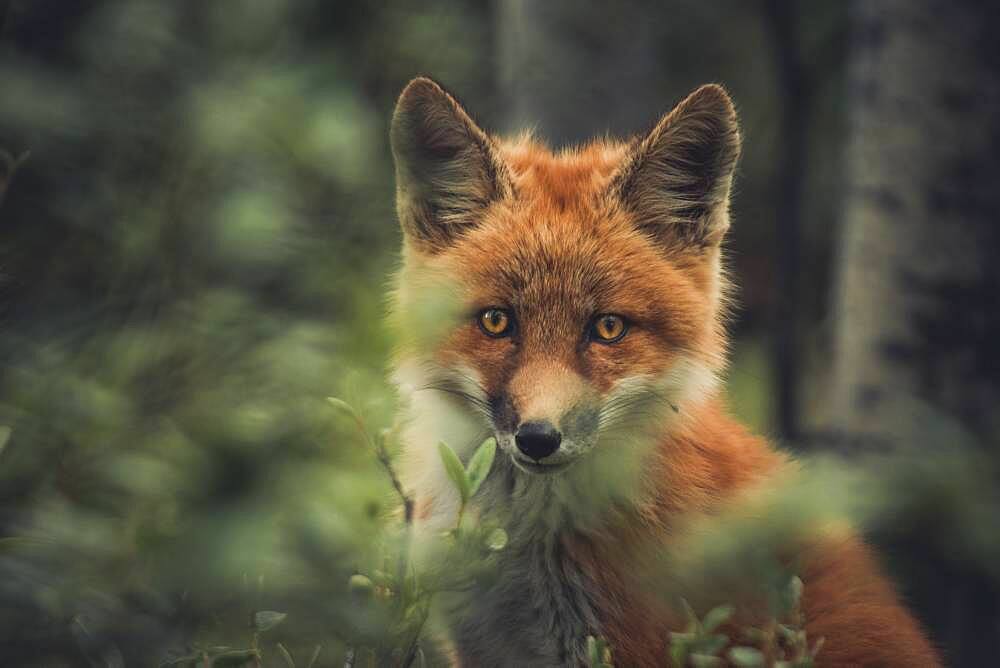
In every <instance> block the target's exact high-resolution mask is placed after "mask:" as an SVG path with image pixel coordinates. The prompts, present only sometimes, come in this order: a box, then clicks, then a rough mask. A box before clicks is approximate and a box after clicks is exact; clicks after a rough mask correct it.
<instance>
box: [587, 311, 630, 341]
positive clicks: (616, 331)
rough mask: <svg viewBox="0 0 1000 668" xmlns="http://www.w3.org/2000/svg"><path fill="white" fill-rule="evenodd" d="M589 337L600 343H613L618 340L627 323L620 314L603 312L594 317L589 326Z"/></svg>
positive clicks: (626, 328)
mask: <svg viewBox="0 0 1000 668" xmlns="http://www.w3.org/2000/svg"><path fill="white" fill-rule="evenodd" d="M590 330H591V338H593V339H594V340H595V341H598V342H600V343H615V342H617V341H620V340H621V338H622V337H623V336H625V332H626V331H628V325H627V324H626V322H625V319H624V318H622V317H621V316H620V315H614V314H612V313H605V314H603V315H599V316H597V317H596V318H595V319H594V324H593V325H591V327H590Z"/></svg>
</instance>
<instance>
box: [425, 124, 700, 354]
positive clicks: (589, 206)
mask: <svg viewBox="0 0 1000 668" xmlns="http://www.w3.org/2000/svg"><path fill="white" fill-rule="evenodd" d="M500 146H501V147H502V150H503V154H504V158H505V160H507V161H508V163H509V164H510V165H511V170H512V172H513V173H514V179H515V188H516V192H515V195H514V197H512V198H511V199H510V200H504V201H500V202H496V203H495V204H493V205H492V206H490V207H489V208H487V209H486V210H484V211H483V213H482V214H481V218H480V220H479V222H478V223H477V225H475V226H474V227H473V228H472V229H470V230H468V231H467V232H465V233H464V234H463V235H462V236H461V237H460V239H459V240H458V241H457V242H456V243H455V244H454V245H453V246H452V247H450V248H448V249H446V250H444V251H443V252H442V253H441V254H440V255H439V256H437V257H436V258H435V259H434V260H433V261H432V264H434V265H438V267H439V268H440V269H441V270H443V271H444V272H445V273H448V274H451V275H452V276H456V277H460V289H461V292H462V294H463V301H464V302H465V303H466V304H467V306H469V307H470V308H477V307H486V306H506V307H510V308H512V309H514V310H515V311H516V313H517V316H518V317H519V318H520V319H521V320H522V321H524V322H523V323H522V324H524V325H526V326H527V327H529V328H530V327H532V326H533V325H535V324H538V323H543V322H544V323H545V325H546V328H547V330H548V331H547V332H546V334H548V335H550V336H551V335H560V334H571V335H573V336H577V335H578V334H579V331H578V329H579V328H578V325H579V322H580V321H581V320H585V319H587V318H590V317H592V316H593V315H595V314H597V313H604V312H613V313H618V314H621V315H625V316H628V317H629V318H631V319H633V320H636V321H641V322H643V323H644V324H647V325H648V326H649V327H650V328H651V329H653V330H655V331H658V332H660V333H662V334H663V335H664V336H666V337H667V338H669V339H670V340H671V342H672V343H675V344H676V343H680V342H686V343H691V342H692V341H693V339H695V338H696V330H698V329H701V328H702V325H703V324H704V323H705V322H706V321H707V319H708V318H709V317H710V315H709V313H708V310H707V305H706V303H705V300H704V299H703V297H702V296H701V295H700V294H699V291H698V289H697V285H696V282H697V280H696V279H697V277H696V276H693V275H692V274H691V272H690V271H686V270H685V268H684V267H682V266H678V265H677V264H676V263H674V262H671V261H670V259H669V258H667V257H665V255H664V254H663V252H662V250H661V249H660V248H658V247H657V246H656V244H655V243H654V242H653V241H651V240H650V238H649V237H648V236H647V235H644V234H642V233H641V232H639V231H638V230H636V229H635V226H634V225H633V224H632V222H631V221H630V220H628V219H627V218H626V217H625V216H624V214H623V213H622V212H620V211H618V210H617V209H615V208H614V207H613V206H609V203H608V202H607V201H606V199H605V198H603V197H602V194H603V193H604V191H605V190H606V188H607V183H608V180H609V178H610V177H611V175H612V174H613V173H614V171H615V170H616V169H617V168H618V166H619V162H620V160H621V158H622V153H623V151H624V149H623V148H622V147H621V146H620V145H617V144H611V143H608V142H598V143H595V144H592V145H589V146H586V147H583V148H580V149H572V150H565V151H561V152H559V153H552V152H550V151H549V150H548V149H546V148H545V147H544V146H541V145H539V144H537V143H535V142H532V141H530V140H528V139H524V138H522V139H519V140H514V141H513V142H507V143H502V144H500ZM560 327H565V328H566V329H567V331H565V332H561V331H559V330H560Z"/></svg>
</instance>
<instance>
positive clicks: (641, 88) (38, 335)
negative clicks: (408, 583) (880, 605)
mask: <svg viewBox="0 0 1000 668" xmlns="http://www.w3.org/2000/svg"><path fill="white" fill-rule="evenodd" d="M980 4H983V6H982V7H980V6H979V5H980ZM986 4H987V3H977V2H972V0H961V1H958V2H949V3H946V2H943V1H934V0H914V1H909V0H880V1H879V2H861V1H860V0H859V1H858V2H855V3H852V2H839V1H836V2H835V1H830V2H826V1H822V2H821V1H816V2H809V3H802V2H795V1H794V0H754V1H750V2H748V1H742V0H741V1H736V0H718V1H716V2H710V3H709V2H696V1H694V0H674V1H671V2H656V3H653V2H638V1H634V0H629V1H626V2H620V3H606V2H595V1H591V0H584V1H570V0H552V1H549V2H530V1H528V0H493V1H492V2H469V1H463V2H443V1H433V0H431V1H426V2H402V1H400V0H382V1H379V2H358V1H352V0H338V1H337V2H320V1H318V0H298V1H292V0H214V1H213V2H210V3H206V2H196V1H194V0H178V1H177V2H156V1H152V0H130V1H129V0H94V1H91V2H83V1H80V0H7V1H6V2H0V272H2V276H0V356H2V364H3V366H2V370H0V427H2V429H0V437H2V439H0V440H2V442H3V446H2V449H0V657H2V658H0V663H3V665H45V666H71V665H72V666H75V665H100V666H104V665H129V666H132V665H138V666H144V665H150V666H155V665H160V664H161V663H162V662H165V661H169V660H171V659H176V658H177V657H182V656H185V655H187V654H190V652H191V651H194V650H192V649H191V648H192V647H194V648H199V647H208V646H217V645H225V646H231V647H234V648H246V647H250V645H251V644H252V643H258V646H259V649H260V652H262V655H263V663H264V665H269V666H270V665H276V666H280V665H285V663H284V662H286V659H285V658H284V657H283V655H282V654H281V650H280V649H279V648H278V647H277V643H279V642H280V643H281V644H282V647H283V648H286V649H287V651H288V652H289V653H290V654H291V655H293V656H294V661H295V662H296V664H297V665H307V664H308V660H309V658H310V656H311V655H312V653H313V652H314V651H315V649H314V648H315V647H317V646H319V647H321V651H320V655H319V658H318V659H316V662H315V664H314V665H317V666H320V665H331V666H332V665H344V657H345V653H346V652H348V648H349V647H351V646H353V644H356V643H358V642H360V641H358V640H357V639H358V638H359V637H364V636H365V634H372V633H378V632H379V631H378V629H379V628H380V627H379V622H378V621H376V620H374V619H373V618H371V617H370V615H369V614H368V613H367V612H366V611H365V609H364V608H363V606H360V605H359V603H358V600H357V598H356V597H353V595H352V594H351V593H350V592H349V591H348V579H349V577H350V576H351V575H352V574H354V573H357V572H360V571H364V570H365V569H370V568H371V567H372V564H373V563H376V562H378V560H379V559H381V558H383V557H381V556H380V555H381V554H383V551H382V550H383V549H384V542H385V541H384V534H385V529H386V526H387V525H388V524H391V523H392V522H393V521H394V520H393V519H392V511H393V509H394V508H395V507H396V505H397V499H395V497H394V496H393V493H392V488H391V486H390V484H389V480H388V478H387V477H386V475H385V472H384V471H383V470H382V468H381V466H380V464H379V462H378V461H377V459H376V457H375V456H374V454H373V453H372V451H371V449H370V448H368V447H367V446H366V444H365V442H364V440H363V439H361V438H360V437H359V436H358V434H357V432H356V430H355V428H354V426H353V425H352V424H351V421H350V420H344V419H343V415H340V414H338V412H337V411H336V410H334V409H332V408H331V405H330V404H329V402H327V400H326V398H327V397H328V396H338V397H341V398H343V399H345V400H347V401H349V402H351V404H352V405H354V406H355V407H356V408H357V409H358V410H359V412H360V413H361V414H362V416H363V419H364V420H365V422H366V425H367V426H368V428H369V429H371V430H373V431H375V430H378V429H380V428H383V427H388V426H389V425H390V424H391V421H392V411H393V396H392V394H391V392H390V391H389V389H388V386H387V383H386V381H385V369H386V360H387V357H388V355H389V353H390V350H391V342H390V341H389V338H388V336H387V334H386V332H385V328H384V327H383V318H384V312H385V300H384V292H385V287H386V283H387V280H388V277H389V276H390V274H391V272H392V270H393V268H394V266H395V263H396V260H397V255H396V253H397V250H398V246H399V243H400V234H399V230H398V226H397V225H396V222H395V219H394V211H393V180H392V176H393V173H392V164H391V156H390V152H389V147H388V140H387V129H388V120H389V116H390V114H391V112H392V108H393V104H394V101H395V97H396V95H398V92H399V91H400V90H401V88H402V87H403V86H404V85H405V83H406V82H407V81H408V80H409V79H410V78H412V77H413V76H415V75H418V74H426V75H430V76H432V77H434V78H436V79H438V80H439V81H441V82H442V83H444V84H445V85H446V86H447V87H449V88H450V89H451V90H452V91H454V92H455V93H456V94H457V95H458V96H459V97H460V98H461V99H462V100H463V101H464V102H465V103H466V104H467V106H468V108H469V109H470V111H471V112H472V113H473V115H474V116H475V117H476V118H477V119H478V120H479V121H480V123H481V125H483V126H484V127H486V128H488V129H491V130H494V131H497V132H507V131H513V130H517V129H521V128H524V127H527V126H533V127H535V128H536V129H537V131H538V133H539V135H541V136H543V137H547V138H548V139H549V140H550V141H551V143H552V144H553V145H556V146H565V145H572V144H574V143H579V142H582V141H584V140H586V139H588V138H590V137H593V136H595V135H603V134H606V133H610V134H613V135H622V136H626V135H629V134H632V133H636V132H640V131H642V130H643V129H645V128H646V127H648V126H649V125H650V124H651V123H652V122H653V121H655V119H656V118H657V117H658V116H659V115H660V114H662V113H664V112H665V111H667V110H669V109H670V108H671V106H672V105H673V104H674V103H676V102H677V101H678V100H679V99H681V98H682V97H683V96H684V95H685V94H686V93H687V92H689V91H690V90H691V89H693V88H694V87H696V86H697V85H699V84H701V83H705V82H709V81H715V82H720V83H723V84H724V85H726V86H727V88H728V89H729V90H730V92H731V93H732V95H733V97H734V98H735V100H736V103H737V105H738V109H739V113H740V117H741V121H742V126H743V134H744V137H745V144H744V152H743V157H742V160H741V163H740V166H739V169H738V173H737V182H736V190H735V195H734V201H733V214H734V226H733V230H732V234H731V237H730V239H729V242H728V249H729V264H730V267H731V270H732V274H733V276H734V278H735V279H736V282H737V284H738V285H739V291H738V293H737V300H738V308H737V309H736V312H735V314H734V318H733V322H732V327H731V331H732V334H733V339H734V345H733V350H732V364H731V369H730V372H729V376H728V392H729V396H730V403H731V406H732V409H733V411H734V412H735V413H736V414H738V415H739V416H741V417H742V418H744V419H745V420H746V421H748V422H749V423H750V424H752V425H753V426H754V427H755V428H756V429H757V430H759V431H761V432H763V433H766V434H768V435H770V436H772V437H773V438H774V439H776V440H777V441H778V442H779V443H781V445H782V447H785V448H788V449H789V450H792V451H795V452H798V453H800V454H801V455H802V456H804V457H818V456H824V457H830V456H832V457H836V458H837V460H838V461H839V462H842V463H843V464H844V465H846V466H852V467H856V468H857V469H860V470H863V471H864V472H866V473H867V474H869V476H870V481H871V484H872V485H875V486H877V487H878V489H877V490H874V491H872V492H871V493H872V495H873V496H874V497H878V498H879V499H882V501H881V502H880V504H879V512H876V513H870V514H869V515H868V520H869V521H868V531H869V534H870V535H871V537H872V539H873V540H875V541H876V542H877V543H878V544H879V545H880V546H881V547H882V549H883V551H884V555H885V559H886V563H887V567H888V568H889V570H890V572H892V573H893V575H894V577H895V578H896V579H897V580H899V582H900V584H901V589H902V591H903V592H904V595H905V596H906V597H907V599H908V600H909V601H910V602H911V603H912V605H913V606H914V608H915V610H916V611H917V614H918V615H919V616H920V617H921V618H922V620H923V621H924V622H925V624H927V625H928V627H929V628H930V630H931V633H932V635H933V637H934V640H935V641H936V642H937V643H938V644H939V645H940V646H941V647H943V648H944V649H945V650H946V653H947V656H948V657H949V662H950V663H951V664H952V665H956V666H984V665H991V664H992V663H993V662H994V661H995V658H996V656H998V653H1000V595H998V592H1000V588H998V583H1000V579H998V578H1000V566H998V564H1000V545H998V543H1000V520H997V517H998V515H997V511H1000V504H998V503H997V493H998V486H997V484H996V483H997V480H998V477H1000V476H998V470H1000V453H998V451H997V446H998V444H1000V440H998V436H1000V411H998V410H997V409H998V407H1000V404H998V402H997V399H998V393H1000V383H998V380H1000V355H998V354H997V353H996V351H995V349H994V348H995V346H996V342H997V341H1000V308H998V307H1000V303H998V297H997V295H998V291H1000V269H998V265H997V264H996V263H995V261H994V256H995V254H996V253H997V252H998V251H1000V239H998V232H997V229H998V228H997V221H998V214H1000V205H998V202H1000V195H998V193H1000V189H998V188H997V187H996V183H997V182H998V181H997V179H998V177H1000V164H998V162H1000V48H998V46H997V44H998V42H997V40H996V39H995V35H994V34H993V32H992V30H993V29H994V28H995V27H996V26H997V25H1000V12H998V10H997V9H996V8H992V9H990V8H987V7H986V6H985V5H986ZM823 489H825V490H826V491H825V492H824V493H833V494H836V493H837V492H836V490H835V489H834V490H833V491H832V492H831V490H830V489H829V488H823ZM886 490H888V491H886ZM844 493H845V494H846V492H844ZM834 501H835V500H833V499H831V503H833V502H834ZM260 610H268V611H280V612H284V613H287V614H288V617H287V619H285V621H283V622H282V623H281V624H280V625H279V626H276V627H275V628H274V629H272V630H268V631H267V633H266V634H262V635H261V637H260V638H259V639H255V638H254V637H253V636H254V629H253V628H251V626H252V619H253V613H254V612H255V611H260ZM248 620H251V621H248ZM885 632H886V633H887V634H890V633H891V629H886V631H885Z"/></svg>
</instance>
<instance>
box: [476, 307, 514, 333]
mask: <svg viewBox="0 0 1000 668" xmlns="http://www.w3.org/2000/svg"><path fill="white" fill-rule="evenodd" d="M510 325H511V317H510V314H509V313H508V312H507V311H505V310H503V309H502V308H488V309H486V310H485V311H483V312H482V313H480V314H479V327H480V329H482V330H483V331H484V332H486V334H487V335H488V336H492V337H494V338H499V337H501V336H507V335H508V334H510V329H511V327H510Z"/></svg>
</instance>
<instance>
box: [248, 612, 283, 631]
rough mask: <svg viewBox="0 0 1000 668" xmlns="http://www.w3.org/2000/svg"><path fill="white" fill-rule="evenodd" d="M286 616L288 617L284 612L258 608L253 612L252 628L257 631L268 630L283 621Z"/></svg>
mask: <svg viewBox="0 0 1000 668" xmlns="http://www.w3.org/2000/svg"><path fill="white" fill-rule="evenodd" d="M286 617H288V614H287V613H284V612H274V611H273V610H260V611H258V612H255V613H253V628H254V629H255V630H257V631H269V630H271V629H273V628H274V627H275V626H277V625H278V624H280V623H281V622H283V621H285V618H286Z"/></svg>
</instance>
